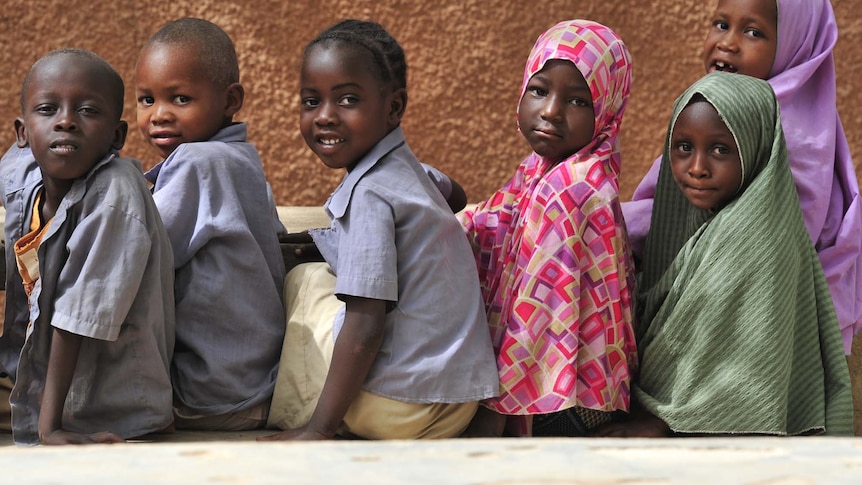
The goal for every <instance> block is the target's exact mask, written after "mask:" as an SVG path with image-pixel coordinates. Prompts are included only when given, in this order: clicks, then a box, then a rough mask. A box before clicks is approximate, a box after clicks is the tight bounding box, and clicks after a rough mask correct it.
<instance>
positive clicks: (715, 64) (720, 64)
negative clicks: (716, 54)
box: [709, 60, 738, 72]
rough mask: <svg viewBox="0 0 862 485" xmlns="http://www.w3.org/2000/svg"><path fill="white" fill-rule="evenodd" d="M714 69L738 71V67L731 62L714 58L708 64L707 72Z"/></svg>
mask: <svg viewBox="0 0 862 485" xmlns="http://www.w3.org/2000/svg"><path fill="white" fill-rule="evenodd" d="M714 71H722V72H736V71H738V69H737V68H736V66H734V65H733V64H731V63H729V62H725V61H718V60H716V61H712V64H710V66H709V72H714Z"/></svg>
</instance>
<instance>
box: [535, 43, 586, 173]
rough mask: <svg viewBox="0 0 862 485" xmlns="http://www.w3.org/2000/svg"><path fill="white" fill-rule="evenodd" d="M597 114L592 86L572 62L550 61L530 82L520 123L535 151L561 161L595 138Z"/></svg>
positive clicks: (555, 160)
mask: <svg viewBox="0 0 862 485" xmlns="http://www.w3.org/2000/svg"><path fill="white" fill-rule="evenodd" d="M595 123H596V116H595V112H594V110H593V98H592V95H591V94H590V87H589V86H588V85H587V82H586V80H584V76H583V74H581V72H580V71H578V69H577V68H576V67H575V65H574V64H572V63H571V62H570V61H566V60H559V59H554V60H550V61H548V62H547V63H546V64H545V66H544V67H543V68H542V70H541V71H539V72H537V73H536V74H534V75H533V77H531V78H530V80H529V81H528V82H527V86H526V88H525V90H524V95H523V96H522V97H521V102H520V103H519V105H518V126H519V129H520V130H521V134H523V135H524V138H526V140H527V143H529V144H530V147H532V149H533V151H534V152H536V153H537V154H538V155H539V156H541V157H544V158H547V159H549V160H551V161H552V162H553V163H559V162H561V161H563V160H565V159H567V158H569V157H570V156H572V155H574V154H575V153H576V152H578V151H579V150H580V149H582V148H584V147H585V146H587V144H589V143H590V141H592V139H593V131H594V130H595Z"/></svg>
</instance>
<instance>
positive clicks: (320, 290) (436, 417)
mask: <svg viewBox="0 0 862 485" xmlns="http://www.w3.org/2000/svg"><path fill="white" fill-rule="evenodd" d="M334 290H335V275H334V274H333V273H332V269H331V268H330V267H329V265H328V264H326V263H304V264H300V265H298V266H296V267H295V268H294V269H293V270H291V271H290V273H288V275H287V278H286V279H285V284H284V303H285V306H286V308H287V329H286V332H285V338H284V346H283V348H282V352H281V362H280V364H279V369H278V380H277V382H276V386H275V394H274V395H273V399H272V407H271V408H270V412H269V421H268V422H267V427H272V428H280V429H293V428H299V427H302V426H304V425H306V424H308V422H309V421H310V420H311V415H312V413H314V408H315V407H316V406H317V400H318V398H319V397H320V393H321V391H322V390H323V384H324V382H325V381H326V375H327V373H328V372H329V364H330V362H331V361H332V351H333V348H334V346H335V342H334V340H333V337H332V325H333V320H334V318H335V314H336V313H337V312H338V311H339V309H341V308H342V307H343V306H344V303H343V302H341V301H339V300H338V299H337V298H336V297H335V294H334ZM477 408H478V403H477V402H469V403H455V404H450V403H431V404H415V403H406V402H401V401H396V400H393V399H388V398H385V397H381V396H377V395H374V394H371V393H369V392H365V391H360V394H359V395H358V396H357V397H356V399H354V401H353V403H352V404H351V405H350V409H349V410H348V411H347V414H346V415H345V416H344V423H343V425H342V428H341V430H340V431H339V434H342V435H345V436H356V437H360V438H366V439H416V438H455V437H458V436H460V435H461V433H462V432H463V431H464V430H465V429H466V428H467V425H469V424H470V420H471V419H473V415H474V414H475V413H476V409H477Z"/></svg>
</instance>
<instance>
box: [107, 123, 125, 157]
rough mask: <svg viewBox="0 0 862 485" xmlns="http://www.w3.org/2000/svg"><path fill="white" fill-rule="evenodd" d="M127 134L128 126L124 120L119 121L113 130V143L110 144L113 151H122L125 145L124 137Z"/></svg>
mask: <svg viewBox="0 0 862 485" xmlns="http://www.w3.org/2000/svg"><path fill="white" fill-rule="evenodd" d="M128 134H129V124H128V123H126V122H125V121H124V120H120V122H119V123H117V127H116V128H115V129H114V141H113V142H111V148H113V149H114V150H117V151H120V150H122V149H123V146H124V145H125V144H126V135H128Z"/></svg>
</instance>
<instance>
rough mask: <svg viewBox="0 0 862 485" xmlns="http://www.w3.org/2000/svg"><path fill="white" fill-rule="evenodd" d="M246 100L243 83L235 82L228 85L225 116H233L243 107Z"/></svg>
mask: <svg viewBox="0 0 862 485" xmlns="http://www.w3.org/2000/svg"><path fill="white" fill-rule="evenodd" d="M243 100H245V89H243V87H242V84H240V83H233V84H231V85H230V86H228V87H227V105H226V106H225V108H224V116H225V118H233V115H235V114H236V113H237V112H238V111H239V110H240V109H241V108H242V102H243Z"/></svg>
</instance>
